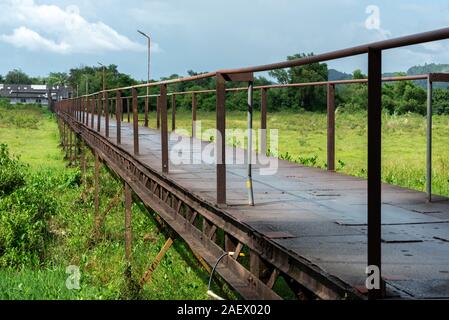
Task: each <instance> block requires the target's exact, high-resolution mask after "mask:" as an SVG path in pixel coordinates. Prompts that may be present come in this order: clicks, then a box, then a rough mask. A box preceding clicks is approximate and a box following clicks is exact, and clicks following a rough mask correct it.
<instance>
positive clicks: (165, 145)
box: [159, 84, 169, 173]
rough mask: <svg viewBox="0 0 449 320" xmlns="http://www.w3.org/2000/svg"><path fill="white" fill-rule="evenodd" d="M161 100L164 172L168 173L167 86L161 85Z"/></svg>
mask: <svg viewBox="0 0 449 320" xmlns="http://www.w3.org/2000/svg"><path fill="white" fill-rule="evenodd" d="M160 88H161V95H160V98H159V110H160V113H161V124H162V125H161V147H162V172H163V173H168V170H169V169H168V123H167V85H165V84H163V85H161V87H160Z"/></svg>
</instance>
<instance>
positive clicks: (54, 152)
mask: <svg viewBox="0 0 449 320" xmlns="http://www.w3.org/2000/svg"><path fill="white" fill-rule="evenodd" d="M29 118H31V119H32V121H28V120H25V121H24V119H29ZM37 128H38V129H37ZM0 143H7V144H8V145H9V148H10V151H11V153H14V154H16V155H20V156H21V160H22V161H24V162H25V163H28V164H29V165H30V169H29V171H30V172H29V176H30V177H29V178H28V179H31V177H32V176H33V175H35V174H37V173H44V175H45V176H46V177H47V179H49V181H58V182H55V183H54V184H53V185H52V184H51V183H50V185H49V186H43V187H44V188H48V190H46V192H47V193H48V194H50V195H51V197H52V198H54V199H56V200H57V204H58V206H57V212H56V214H54V215H53V216H52V218H51V219H50V221H49V222H48V223H49V229H50V233H51V236H50V237H49V238H48V239H46V241H47V243H46V248H47V249H46V251H45V252H44V254H43V259H42V261H40V262H39V263H23V265H21V266H9V267H4V268H0V300H5V299H38V300H41V299H50V300H53V299H64V300H66V299H207V296H206V289H207V281H208V274H207V273H206V272H205V271H204V270H203V269H201V268H199V267H198V262H197V261H196V260H194V258H193V255H192V254H191V252H190V251H189V249H188V248H186V246H185V245H184V244H183V243H182V242H181V241H180V240H179V239H176V240H175V243H174V245H173V247H172V248H170V250H169V251H168V253H167V254H166V256H165V257H164V258H163V260H162V261H161V264H160V265H159V267H158V268H157V269H156V270H155V272H154V274H153V277H152V279H151V281H150V282H148V283H147V284H146V285H145V286H144V287H143V288H142V290H137V289H136V288H135V286H134V285H133V284H134V283H135V282H137V281H139V280H140V278H141V277H142V275H143V274H144V272H145V271H146V269H147V268H148V267H149V265H150V264H151V262H152V261H153V259H154V258H155V257H156V255H157V253H158V252H159V250H160V249H161V247H162V245H163V244H164V242H165V240H166V237H165V236H164V234H163V233H161V232H160V231H159V229H158V228H157V224H156V223H155V221H154V220H153V219H152V218H151V215H152V214H153V213H149V212H148V211H147V210H146V209H144V208H143V207H142V206H141V205H139V203H138V202H137V203H134V205H133V208H132V213H133V222H132V227H133V260H132V269H131V276H128V275H125V270H127V268H126V262H125V260H124V207H123V204H122V203H120V204H119V205H117V206H116V207H115V208H114V209H113V210H111V212H110V213H109V215H108V216H107V218H106V221H105V226H104V232H103V233H102V236H101V238H100V239H98V240H96V241H95V240H94V237H93V236H92V234H93V226H94V213H93V209H92V208H93V201H94V199H93V191H92V185H93V157H92V155H90V156H89V158H88V161H89V162H88V166H89V168H88V172H87V183H86V184H84V185H78V184H76V183H74V184H73V183H71V184H65V183H64V181H65V180H66V179H65V178H64V177H65V176H67V175H76V174H78V172H79V168H67V162H66V161H64V160H63V159H64V154H63V152H62V151H61V150H60V149H59V148H58V144H59V133H58V129H57V125H56V121H55V119H54V116H53V115H51V114H50V113H48V112H47V111H46V110H45V109H42V108H40V107H36V106H15V107H10V106H6V105H0ZM50 179H53V180H50ZM60 181H62V182H60ZM100 181H101V186H102V188H101V198H100V212H103V211H104V210H105V208H106V207H107V205H108V203H109V200H110V199H112V197H113V196H114V195H115V194H116V193H117V192H118V191H119V190H120V189H121V188H122V186H121V184H120V183H119V182H117V181H116V180H114V179H113V178H111V174H110V173H109V172H108V171H107V170H106V168H104V167H103V168H102V170H101V175H100ZM0 200H1V199H0ZM137 201H138V200H137ZM26 209H27V208H23V210H26ZM8 214H10V213H9V212H1V211H0V215H8ZM149 215H150V217H149ZM12 218H14V217H12ZM0 231H1V228H0ZM0 233H1V232H0ZM0 235H1V234H0ZM1 254H2V252H1V237H0V256H1ZM22 260H23V261H28V260H26V259H22ZM22 260H20V259H19V261H22ZM70 265H74V266H77V267H79V268H80V272H81V282H80V284H81V289H80V290H68V289H67V288H66V286H65V282H66V279H67V277H68V275H67V274H66V273H65V270H66V268H67V267H68V266H70ZM218 292H219V291H218Z"/></svg>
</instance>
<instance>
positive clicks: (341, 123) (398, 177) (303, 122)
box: [0, 106, 449, 299]
mask: <svg viewBox="0 0 449 320" xmlns="http://www.w3.org/2000/svg"><path fill="white" fill-rule="evenodd" d="M259 116H260V115H259V114H258V113H256V114H255V119H256V121H255V127H256V128H258V127H259V122H258V119H259ZM150 119H151V121H150V126H152V127H155V116H154V113H152V114H150ZM190 119H191V115H190V112H188V111H182V110H181V111H179V112H178V114H177V127H178V128H179V129H181V128H184V129H186V130H188V131H190V130H191V127H190V125H191V122H190V121H191V120H190ZM198 120H202V129H203V130H206V129H209V128H213V127H214V126H215V114H214V113H205V112H199V113H198ZM336 123H337V126H336V127H337V133H336V135H337V147H336V149H337V155H336V158H337V162H338V164H337V166H338V171H341V172H345V173H348V174H353V175H357V176H366V169H365V168H366V116H365V115H364V114H340V113H337V121H336ZM268 126H269V128H275V129H279V136H280V145H279V154H280V156H281V157H283V158H286V159H289V160H291V161H297V162H304V159H315V161H312V162H310V161H309V162H308V163H309V164H312V165H315V166H320V167H325V159H326V132H325V128H326V117H325V115H324V114H312V113H289V112H282V113H275V114H271V115H269V118H268ZM169 127H171V125H170V126H169ZM227 127H228V128H242V129H243V128H245V127H246V114H245V113H243V112H232V113H228V118H227ZM425 129H426V124H425V118H423V117H422V116H419V115H414V114H410V115H404V116H392V115H384V118H383V179H384V181H386V182H389V183H393V184H398V185H401V186H405V187H410V188H413V189H417V190H424V188H425ZM448 130H449V117H445V116H435V117H434V173H433V175H434V183H433V187H434V191H435V193H439V194H442V195H448V196H449V167H448V159H449V158H448V157H449V148H448V147H447V146H448V145H449V134H448ZM205 138H206V139H208V137H205ZM0 143H7V144H8V146H9V149H10V151H11V152H12V153H14V154H16V155H20V156H21V160H22V161H23V162H25V163H27V164H29V169H28V174H27V180H28V183H29V184H31V185H34V188H36V189H40V191H42V190H43V191H45V194H48V196H50V197H51V198H52V199H54V200H55V201H56V203H57V206H56V207H57V210H56V212H55V213H54V214H53V215H52V216H51V219H49V221H48V229H49V233H50V235H49V236H45V237H43V239H44V240H45V250H44V251H43V252H41V256H42V257H43V259H41V260H40V261H39V262H37V263H36V262H35V260H32V259H31V260H30V259H28V257H26V253H21V254H22V255H25V256H24V257H22V256H20V255H19V257H18V258H17V257H15V258H17V259H16V260H14V261H19V263H18V264H17V263H16V264H14V265H7V263H6V262H4V261H6V260H3V262H2V252H3V253H4V252H5V248H2V237H4V235H5V234H6V235H8V233H7V232H9V231H8V230H6V227H4V226H2V225H0V299H205V298H206V294H205V293H206V284H207V280H208V275H207V273H206V272H205V271H203V269H201V268H199V267H198V264H197V262H196V260H195V259H194V258H193V257H192V254H191V252H190V251H189V249H188V248H186V247H185V245H184V244H183V243H182V242H181V241H179V240H176V241H175V245H174V247H173V248H171V249H170V250H169V252H168V253H167V255H166V256H165V257H164V259H163V260H162V263H161V265H160V266H159V267H158V268H157V269H156V271H155V273H154V275H153V278H152V281H151V282H149V283H148V284H146V285H145V286H144V287H143V289H142V290H137V289H136V287H135V285H134V283H135V281H138V280H139V278H140V277H141V275H142V274H143V273H144V271H145V270H146V268H148V266H149V264H150V262H151V261H152V259H154V257H155V256H156V254H157V253H158V251H159V250H160V248H161V247H162V245H163V244H164V242H165V239H166V238H165V236H164V235H163V234H161V233H160V232H159V230H158V228H157V224H156V223H155V222H154V220H153V219H152V218H151V213H150V216H148V212H147V211H146V209H145V208H143V207H141V205H140V204H139V203H138V202H136V203H135V204H134V205H133V232H134V239H133V241H134V242H133V269H132V277H131V278H129V277H126V276H125V273H124V270H125V269H126V268H125V266H126V265H125V261H124V241H123V234H124V227H123V225H124V223H123V219H124V218H123V212H124V208H123V205H122V204H120V205H118V206H117V207H115V208H114V209H113V210H112V211H111V212H110V213H109V215H108V217H107V219H106V223H105V228H104V232H103V235H102V237H101V238H100V239H99V240H96V241H95V240H94V239H93V235H92V234H93V225H94V222H93V221H94V214H93V210H92V208H93V192H92V186H93V168H92V167H93V159H92V157H90V159H89V161H90V162H89V163H90V167H89V169H88V176H87V183H85V184H80V183H79V181H78V180H79V179H78V178H79V169H78V168H67V165H68V164H67V161H65V160H64V154H63V153H62V151H61V149H60V148H59V147H58V144H59V133H58V131H57V125H56V121H55V118H54V116H53V115H51V114H50V113H48V112H47V111H46V110H43V109H41V108H39V107H32V106H27V107H25V106H23V107H14V108H11V107H1V106H0ZM36 177H38V179H37V178H36ZM39 177H40V178H39ZM42 178H43V180H42ZM36 179H37V180H36ZM39 179H41V180H39ZM36 181H37V182H36ZM41 181H48V182H45V183H41ZM101 185H102V189H101V201H100V203H101V208H100V212H101V211H103V210H104V209H105V208H106V207H107V205H108V203H109V200H110V199H111V198H113V197H114V196H115V195H116V193H117V192H118V191H119V190H120V187H121V186H120V184H119V183H118V182H117V181H116V180H114V179H112V178H111V175H110V174H109V173H108V171H107V170H106V168H102V170H101ZM31 189H32V188H31ZM7 198H8V197H3V198H2V199H0V218H2V216H3V217H7V218H8V219H15V216H14V214H17V212H14V213H13V212H9V211H6V210H3V211H2V210H1V208H2V207H1V203H2V201H7ZM22 209H24V210H25V209H26V208H22ZM20 213H21V212H20ZM5 230H6V231H5ZM15 232H18V233H19V234H18V236H19V237H18V238H19V239H21V237H24V236H26V235H25V234H20V232H23V233H24V231H22V230H20V229H19V230H16V231H15ZM6 249H8V248H6ZM12 253H13V254H17V252H16V253H14V252H12ZM17 255H18V254H17ZM29 261H32V262H31V263H30V262H29ZM33 261H34V262H33ZM70 265H74V266H78V267H79V268H80V271H81V289H80V290H68V289H67V288H66V286H65V281H66V280H67V276H68V275H67V274H66V272H65V271H66V268H67V267H68V266H70Z"/></svg>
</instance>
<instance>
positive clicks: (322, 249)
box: [94, 119, 449, 298]
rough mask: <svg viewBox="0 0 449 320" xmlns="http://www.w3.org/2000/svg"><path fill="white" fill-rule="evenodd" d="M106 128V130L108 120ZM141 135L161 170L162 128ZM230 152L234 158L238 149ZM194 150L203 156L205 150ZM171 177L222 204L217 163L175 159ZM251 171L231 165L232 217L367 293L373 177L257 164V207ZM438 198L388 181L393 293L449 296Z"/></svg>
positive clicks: (149, 161)
mask: <svg viewBox="0 0 449 320" xmlns="http://www.w3.org/2000/svg"><path fill="white" fill-rule="evenodd" d="M103 120H104V119H103ZM94 128H96V125H95V126H94ZM101 134H102V135H103V136H104V134H105V132H104V121H102V129H101ZM109 141H110V142H111V143H114V144H115V141H116V127H115V121H110V138H109ZM132 141H133V131H132V124H129V123H126V122H124V123H122V144H121V146H120V147H121V148H123V149H124V150H126V151H127V152H129V154H132V153H133V144H132ZM139 141H140V156H137V157H136V158H137V159H139V160H140V161H141V162H143V163H145V164H146V165H147V166H148V167H150V168H152V169H154V170H157V171H159V172H161V171H162V170H161V159H160V157H161V144H160V132H159V131H157V130H154V129H150V128H145V127H139ZM187 141H188V143H190V139H187ZM173 143H174V142H170V145H172V144H173ZM203 146H204V144H203ZM226 152H227V156H230V155H231V154H232V152H233V148H232V147H229V148H228V149H227V151H226ZM193 154H194V157H198V155H199V149H196V150H194V152H193ZM168 176H169V178H170V179H171V180H173V181H175V182H176V183H178V184H179V185H181V186H182V187H184V188H185V189H186V190H189V192H191V193H193V194H195V195H196V196H197V197H199V198H201V199H202V200H204V201H205V202H207V203H210V204H212V205H213V204H214V203H215V202H216V185H215V166H213V165H208V164H205V163H202V164H200V165H177V166H175V165H173V164H172V163H170V173H169V175H168ZM245 177H246V169H245V166H244V165H228V166H227V198H228V205H227V206H226V208H224V210H225V211H226V212H227V213H228V214H229V215H230V216H232V217H233V218H234V219H236V220H238V221H240V222H242V223H244V224H246V225H248V226H250V227H251V228H253V229H255V230H257V231H258V232H260V233H261V234H264V235H265V236H266V237H268V238H270V239H271V241H273V242H275V243H276V244H278V245H280V246H282V247H283V248H285V249H286V250H288V252H289V253H290V254H291V255H292V256H298V257H302V258H304V259H306V260H308V261H310V262H311V263H312V264H315V265H316V266H318V267H319V268H321V269H322V270H324V271H325V272H326V273H328V274H329V275H331V276H333V277H336V278H338V279H340V280H342V281H344V282H345V283H347V284H349V285H350V286H352V287H354V288H356V289H357V290H360V291H361V292H364V291H365V290H364V283H365V279H366V275H365V267H366V261H367V258H366V256H367V254H366V252H367V234H366V232H367V231H366V230H367V226H366V222H367V218H366V216H367V195H366V187H367V182H366V180H364V179H360V178H356V177H352V176H347V175H343V174H338V173H332V172H328V171H324V170H321V169H316V168H309V167H304V166H301V165H298V164H294V163H290V162H286V161H279V169H278V172H277V173H276V175H274V176H262V175H260V174H259V170H257V166H256V167H255V170H254V192H255V203H256V206H255V207H249V206H248V205H247V204H246V203H247V191H246V188H245V181H246V178H245ZM434 199H435V201H434V202H433V203H427V202H426V195H425V194H424V193H421V192H416V191H413V190H409V189H405V188H400V187H396V186H391V185H387V184H384V185H383V206H382V222H383V226H382V256H383V266H382V268H383V269H382V273H383V275H384V278H385V280H386V283H387V289H389V290H388V292H389V293H390V295H399V296H401V297H404V298H407V297H412V298H413V297H415V298H449V200H448V199H446V198H443V197H435V198H434Z"/></svg>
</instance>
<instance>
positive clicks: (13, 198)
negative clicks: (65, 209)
mask: <svg viewBox="0 0 449 320" xmlns="http://www.w3.org/2000/svg"><path fill="white" fill-rule="evenodd" d="M45 180H46V177H45V176H39V175H37V176H32V177H30V181H29V182H28V183H27V184H26V185H25V186H23V187H21V188H19V189H17V190H15V191H14V192H13V193H12V194H10V195H9V196H8V197H4V198H3V199H2V200H0V267H6V266H13V267H15V266H23V265H33V266H34V265H38V264H39V263H41V262H42V261H43V259H44V256H45V250H46V242H47V240H48V239H49V236H50V230H49V220H50V217H51V216H52V215H54V214H55V213H56V210H57V202H56V200H55V199H54V197H53V196H52V194H51V193H50V192H49V190H48V186H47V184H48V183H46V181H45Z"/></svg>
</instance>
